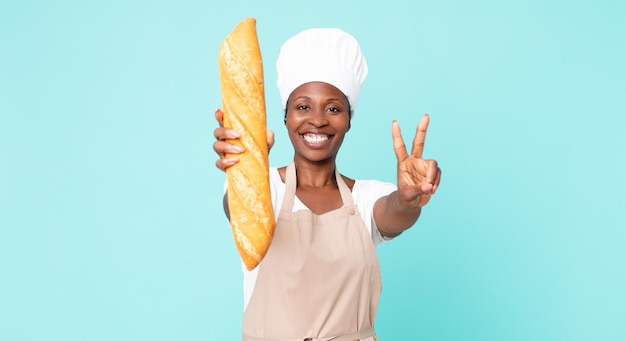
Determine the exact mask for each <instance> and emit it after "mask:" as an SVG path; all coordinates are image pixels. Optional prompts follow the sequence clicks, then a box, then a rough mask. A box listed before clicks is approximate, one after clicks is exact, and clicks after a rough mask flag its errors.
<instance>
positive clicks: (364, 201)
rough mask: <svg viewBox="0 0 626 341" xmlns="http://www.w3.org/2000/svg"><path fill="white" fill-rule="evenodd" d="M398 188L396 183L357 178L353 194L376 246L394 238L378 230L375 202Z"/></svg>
mask: <svg viewBox="0 0 626 341" xmlns="http://www.w3.org/2000/svg"><path fill="white" fill-rule="evenodd" d="M396 189H397V187H396V185H394V184H392V183H390V182H382V181H378V180H357V181H356V182H355V184H354V188H353V190H352V191H353V196H354V201H355V203H356V205H357V206H358V207H359V211H360V212H361V215H362V216H363V221H364V222H365V225H366V227H367V228H368V229H369V232H370V234H371V235H372V241H373V242H374V245H375V246H378V244H380V243H382V242H384V241H389V240H391V239H393V238H388V237H383V235H382V234H380V231H379V230H378V226H377V225H376V222H375V221H374V204H375V203H376V201H377V200H378V199H380V198H381V197H384V196H386V195H389V194H390V193H391V192H393V191H395V190H396Z"/></svg>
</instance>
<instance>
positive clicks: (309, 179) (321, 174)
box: [294, 160, 337, 187]
mask: <svg viewBox="0 0 626 341" xmlns="http://www.w3.org/2000/svg"><path fill="white" fill-rule="evenodd" d="M294 164H295V166H296V174H297V179H298V187H327V186H332V187H337V180H336V179H335V168H336V165H335V161H334V160H333V161H329V162H327V163H311V162H304V161H298V160H294Z"/></svg>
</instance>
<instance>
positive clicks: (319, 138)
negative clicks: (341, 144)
mask: <svg viewBox="0 0 626 341" xmlns="http://www.w3.org/2000/svg"><path fill="white" fill-rule="evenodd" d="M303 137H304V140H305V141H306V142H308V143H315V144H317V143H322V142H325V141H326V140H328V139H329V136H328V135H316V134H304V135H303Z"/></svg>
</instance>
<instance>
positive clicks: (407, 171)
mask: <svg viewBox="0 0 626 341" xmlns="http://www.w3.org/2000/svg"><path fill="white" fill-rule="evenodd" d="M429 121H430V116H429V115H428V114H426V115H424V116H423V117H422V119H421V121H420V122H419V124H418V125H417V131H416V133H415V138H414V139H413V148H412V150H411V154H410V155H409V154H408V153H407V150H406V146H405V145H404V140H403V139H402V134H401V133H400V125H399V124H398V122H397V121H395V120H394V121H393V123H392V136H393V149H394V150H395V152H396V157H397V158H398V183H397V185H398V197H397V200H398V203H399V204H400V205H402V206H405V207H422V206H424V205H426V204H427V203H428V201H429V200H430V197H431V196H432V195H433V194H434V193H435V191H436V190H437V187H438V186H439V182H440V181H441V169H439V167H438V166H437V161H435V160H424V159H422V153H423V152H424V140H425V139H426V129H428V123H429Z"/></svg>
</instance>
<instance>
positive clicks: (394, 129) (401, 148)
mask: <svg viewBox="0 0 626 341" xmlns="http://www.w3.org/2000/svg"><path fill="white" fill-rule="evenodd" d="M391 136H392V137H393V150H394V151H395V152H396V157H397V158H398V161H402V160H404V159H406V158H407V157H409V154H408V153H407V152H406V146H405V145H404V140H403V139H402V133H401V132H400V124H398V121H396V120H393V121H392V123H391Z"/></svg>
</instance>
